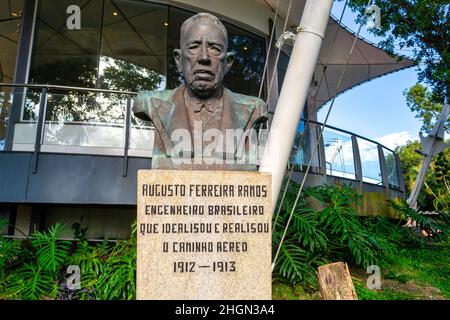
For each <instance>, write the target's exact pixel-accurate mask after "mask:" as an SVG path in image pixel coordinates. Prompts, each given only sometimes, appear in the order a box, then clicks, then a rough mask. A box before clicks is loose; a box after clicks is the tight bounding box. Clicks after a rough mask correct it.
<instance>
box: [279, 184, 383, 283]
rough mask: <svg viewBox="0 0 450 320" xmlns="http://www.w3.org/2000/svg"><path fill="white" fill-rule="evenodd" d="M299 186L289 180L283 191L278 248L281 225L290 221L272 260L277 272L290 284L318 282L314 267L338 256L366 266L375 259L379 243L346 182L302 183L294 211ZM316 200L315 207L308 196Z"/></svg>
mask: <svg viewBox="0 0 450 320" xmlns="http://www.w3.org/2000/svg"><path fill="white" fill-rule="evenodd" d="M297 191H298V186H296V185H295V184H292V185H291V186H290V187H289V189H288V191H287V193H286V196H285V201H284V203H283V204H279V205H280V206H281V208H282V210H281V212H280V216H279V217H278V219H277V222H276V225H275V228H274V233H273V245H274V249H273V251H274V252H276V250H277V248H278V246H279V244H280V241H281V237H282V234H283V232H284V229H285V225H286V223H287V220H288V218H289V215H290V214H291V212H292V220H291V224H290V226H289V228H288V230H287V231H286V238H285V240H284V242H283V244H282V245H281V248H280V254H279V256H278V258H277V261H276V263H275V269H274V271H275V277H281V278H283V279H285V280H286V281H288V282H291V283H297V282H300V283H303V284H305V285H307V286H310V287H316V286H317V276H316V269H317V267H318V266H320V265H322V264H325V263H329V262H331V261H336V260H345V261H350V262H354V263H355V264H357V265H362V266H367V265H369V264H373V263H374V262H375V261H376V260H377V253H378V251H379V246H378V243H377V240H376V238H375V237H373V235H372V234H371V233H370V232H368V231H367V230H366V229H365V227H364V226H363V224H362V221H361V219H360V218H359V217H358V216H357V214H356V212H355V209H354V208H355V207H356V204H357V201H359V196H358V195H357V194H356V193H355V192H354V191H353V190H352V189H351V187H350V186H342V187H340V186H328V185H323V186H317V187H312V188H306V189H305V190H304V191H303V193H302V195H301V196H300V198H299V201H298V203H297V206H296V207H295V208H294V210H293V205H294V201H295V198H296V194H297ZM308 199H315V200H316V201H318V205H316V208H313V206H311V204H310V203H311V201H308Z"/></svg>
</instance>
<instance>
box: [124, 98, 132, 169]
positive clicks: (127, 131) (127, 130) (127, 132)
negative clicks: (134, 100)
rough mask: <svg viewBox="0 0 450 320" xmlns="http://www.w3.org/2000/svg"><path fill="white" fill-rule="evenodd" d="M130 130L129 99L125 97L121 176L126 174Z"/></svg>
mask: <svg viewBox="0 0 450 320" xmlns="http://www.w3.org/2000/svg"><path fill="white" fill-rule="evenodd" d="M130 130H131V98H130V97H127V109H126V113H125V145H124V150H123V167H122V176H123V177H126V176H127V174H128V149H129V147H130Z"/></svg>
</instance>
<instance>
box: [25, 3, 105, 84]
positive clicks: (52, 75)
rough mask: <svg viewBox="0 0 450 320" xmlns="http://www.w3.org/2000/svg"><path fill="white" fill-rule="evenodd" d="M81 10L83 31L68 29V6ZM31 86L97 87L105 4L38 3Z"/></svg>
mask: <svg viewBox="0 0 450 320" xmlns="http://www.w3.org/2000/svg"><path fill="white" fill-rule="evenodd" d="M70 5H78V6H79V7H80V9H81V28H80V29H79V30H78V29H74V30H69V29H67V27H66V20H67V18H68V14H67V13H66V10H67V7H69V6H70ZM38 6H39V7H38V13H37V21H36V31H35V39H34V49H33V59H32V66H31V71H30V82H31V83H39V84H43V83H49V84H59V85H65V86H74V87H87V88H93V87H95V86H96V78H97V70H98V68H97V64H98V49H99V45H100V30H101V29H100V28H101V18H100V19H99V17H101V12H102V1H80V0H45V1H39V4H38Z"/></svg>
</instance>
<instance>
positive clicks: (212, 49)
mask: <svg viewBox="0 0 450 320" xmlns="http://www.w3.org/2000/svg"><path fill="white" fill-rule="evenodd" d="M209 51H210V52H211V53H212V54H215V55H219V54H221V53H222V48H221V47H219V46H214V45H213V46H210V47H209Z"/></svg>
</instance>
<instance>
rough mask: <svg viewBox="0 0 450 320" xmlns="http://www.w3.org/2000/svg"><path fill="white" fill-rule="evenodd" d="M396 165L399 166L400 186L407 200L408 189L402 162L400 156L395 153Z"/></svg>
mask: <svg viewBox="0 0 450 320" xmlns="http://www.w3.org/2000/svg"><path fill="white" fill-rule="evenodd" d="M394 157H395V164H396V165H397V175H398V183H399V184H400V190H401V191H402V192H403V195H404V197H405V199H406V187H405V178H404V176H403V170H402V163H401V161H400V158H399V156H398V155H397V154H396V153H394Z"/></svg>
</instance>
